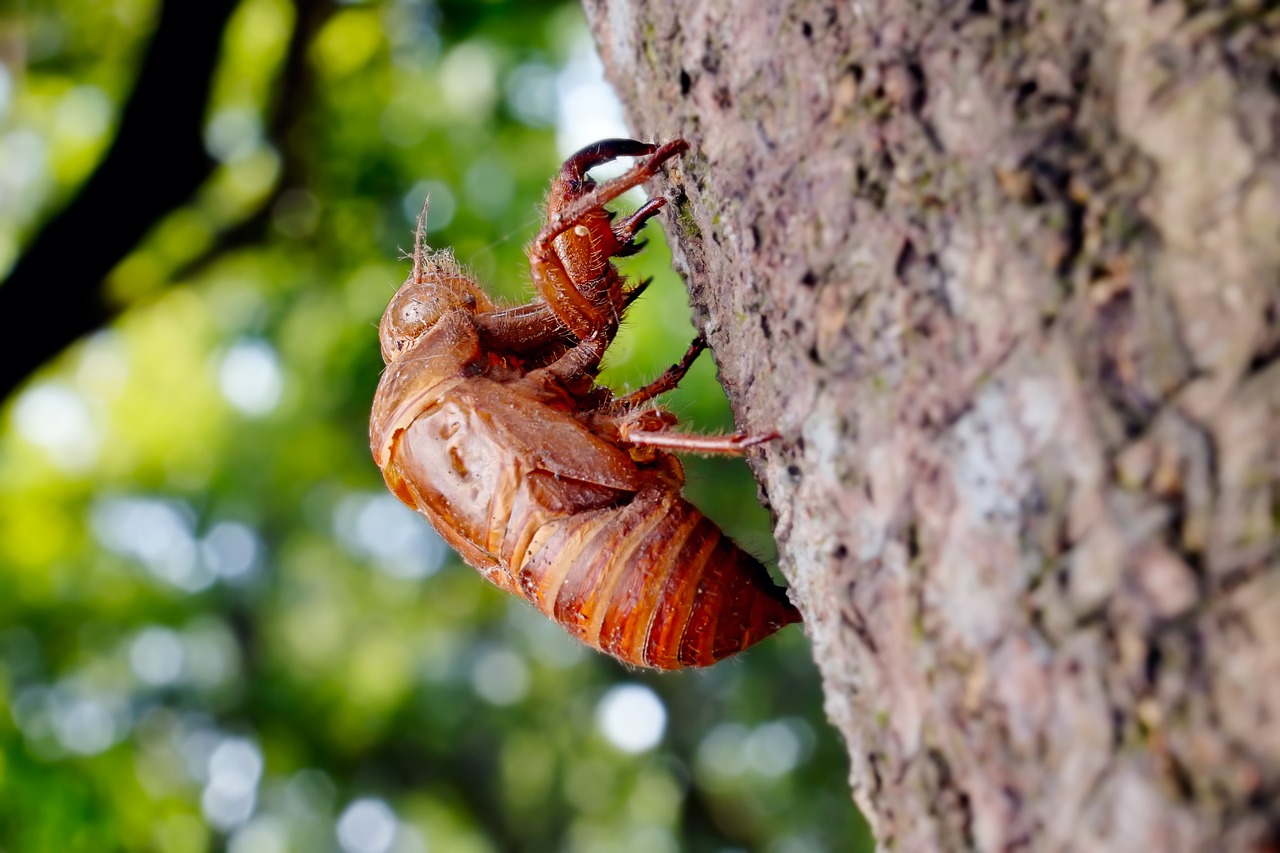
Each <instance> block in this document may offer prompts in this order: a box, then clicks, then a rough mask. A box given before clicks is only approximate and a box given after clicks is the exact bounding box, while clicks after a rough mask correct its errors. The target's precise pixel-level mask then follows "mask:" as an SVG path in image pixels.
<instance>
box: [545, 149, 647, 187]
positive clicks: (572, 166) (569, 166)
mask: <svg viewBox="0 0 1280 853" xmlns="http://www.w3.org/2000/svg"><path fill="white" fill-rule="evenodd" d="M657 150H658V146H656V145H654V144H652V143H649V142H639V141H637V140H635V139H602V140H600V141H599V142H595V143H592V144H591V145H588V146H587V147H586V148H583V149H581V150H579V151H578V152H577V153H575V154H572V155H570V156H569V159H568V160H565V161H564V165H563V166H562V167H560V177H561V179H564V180H570V181H573V180H577V181H581V180H583V179H584V178H585V177H586V175H587V172H588V171H590V170H591V169H594V168H595V167H596V166H600V165H603V164H604V163H608V162H609V161H611V160H617V159H618V158H619V157H643V156H644V155H645V154H652V153H653V152H654V151H657Z"/></svg>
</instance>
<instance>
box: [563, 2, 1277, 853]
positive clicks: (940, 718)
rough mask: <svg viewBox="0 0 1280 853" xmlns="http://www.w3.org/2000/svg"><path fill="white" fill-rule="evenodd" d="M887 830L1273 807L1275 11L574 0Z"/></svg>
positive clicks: (862, 789)
mask: <svg viewBox="0 0 1280 853" xmlns="http://www.w3.org/2000/svg"><path fill="white" fill-rule="evenodd" d="M586 8H587V12H588V15H589V18H590V20H591V24H592V27H593V29H594V31H595V34H596V39H597V44H598V46H599V49H600V52H601V54H602V57H603V59H604V63H605V67H606V69H607V72H608V75H609V77H610V79H611V81H612V82H613V84H614V85H615V86H616V88H617V90H618V92H619V94H620V95H621V97H622V99H623V101H624V103H625V104H626V105H627V108H628V110H629V113H630V118H631V123H632V127H633V129H634V130H635V131H636V132H637V133H638V134H639V135H640V136H641V137H642V138H647V139H649V138H656V139H667V138H670V137H672V136H675V135H681V136H684V137H685V138H686V139H688V140H689V141H690V142H691V143H692V145H693V151H692V152H691V153H690V154H689V155H688V156H686V157H685V158H684V160H683V162H682V163H681V164H680V165H678V166H677V167H675V169H674V174H673V181H674V183H675V186H676V187H678V189H677V190H676V192H677V195H678V198H677V199H676V201H678V204H675V205H672V209H671V210H670V211H669V212H670V218H669V220H668V233H669V234H670V235H671V236H672V242H673V243H674V251H675V254H676V258H677V265H678V266H679V267H680V268H681V270H682V272H684V273H685V274H686V276H687V278H688V281H689V287H690V292H691V294H692V300H693V302H694V305H695V311H696V312H697V314H698V317H699V318H700V324H701V325H702V326H703V328H705V329H706V330H707V332H708V337H709V339H710V342H711V344H712V347H713V350H714V352H715V355H716V360H717V362H718V364H719V366H720V374H721V378H722V381H723V382H724V384H725V386H726V388H727V389H728V391H729V395H730V399H731V400H732V402H733V404H734V406H735V411H736V413H737V416H738V423H739V426H740V427H742V428H745V429H750V430H756V431H760V430H767V429H772V428H776V429H779V430H780V431H782V432H783V433H784V434H785V436H786V438H785V440H784V441H782V442H779V443H776V444H775V445H773V446H771V447H770V448H769V449H768V450H767V451H766V452H765V453H764V454H762V456H761V457H760V459H759V460H758V463H757V464H756V473H757V474H758V476H759V479H760V481H761V485H762V489H763V491H764V494H765V496H766V499H767V501H768V503H769V504H770V506H771V507H772V509H773V512H774V514H775V519H776V525H775V534H776V538H777V541H778V546H779V552H780V555H781V563H782V569H783V571H784V573H785V574H786V576H787V577H788V578H789V579H790V581H791V584H792V586H793V592H794V595H795V597H796V599H797V603H798V604H799V606H800V608H801V609H802V611H803V612H804V615H805V619H806V623H807V624H806V630H807V632H808V634H809V636H810V637H811V639H812V641H813V649H814V655H815V657H816V659H817V661H818V663H819V665H820V667H821V669H822V672H823V677H824V681H825V690H826V696H827V711H828V714H829V716H830V718H831V720H832V722H833V723H834V724H835V725H836V726H838V727H839V728H840V730H841V731H842V732H843V733H844V736H845V738H846V740H847V743H848V746H849V752H850V759H851V774H850V778H851V782H852V786H853V791H854V798H855V800H856V801H857V803H858V805H859V806H860V807H861V808H862V809H863V811H864V812H865V813H866V815H867V817H868V819H869V820H870V821H871V823H872V825H873V828H874V830H875V832H876V834H877V836H878V837H879V839H880V840H881V842H883V843H884V844H885V845H887V846H890V847H893V848H894V849H902V850H933V849H946V850H955V849H969V848H976V849H982V850H1003V849H1009V848H1015V847H1023V848H1025V849H1031V850H1056V849H1099V848H1101V849H1113V850H1144V849H1146V850H1162V851H1164V850H1206V849H1214V850H1222V849H1231V850H1248V849H1259V848H1267V847H1274V846H1277V845H1280V316H1278V315H1280V159H1278V158H1277V149H1278V148H1280V59H1278V57H1280V10H1277V7H1276V4H1275V3H1261V2H1234V3H1233V2H1225V0H1224V2H1193V0H1181V2H1179V0H1163V2H1158V1H1157V0H1089V2H1083V3H1078V2H1070V0H1026V2H1012V0H1006V2H999V0H973V2H966V3H956V2H942V1H941V0H917V2H914V3H909V4H908V3H897V2H892V0H864V1H863V2H839V3H836V2H805V0H792V2H771V3H768V4H765V3H759V2H755V0H736V2H728V0H690V2H649V3H642V2H637V0H608V2H605V0H586Z"/></svg>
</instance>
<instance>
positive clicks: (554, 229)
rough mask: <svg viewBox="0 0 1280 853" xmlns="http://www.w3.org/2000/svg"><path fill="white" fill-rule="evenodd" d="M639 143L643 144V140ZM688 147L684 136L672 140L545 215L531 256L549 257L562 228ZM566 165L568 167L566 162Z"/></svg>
mask: <svg viewBox="0 0 1280 853" xmlns="http://www.w3.org/2000/svg"><path fill="white" fill-rule="evenodd" d="M638 144H640V145H644V143H638ZM595 147H596V146H592V148H595ZM584 150H585V149H584ZM688 150H689V143H687V142H685V141H684V140H683V139H673V140H671V141H670V142H667V143H664V144H663V145H662V146H660V147H659V148H657V149H656V150H654V151H653V155H652V156H651V157H649V158H648V159H647V160H643V161H641V162H639V163H636V164H635V165H634V166H632V167H631V168H630V169H628V170H627V171H625V172H623V173H622V174H621V175H619V176H618V177H616V178H614V179H612V180H609V181H605V182H604V183H603V184H600V185H599V186H596V187H595V188H593V189H592V190H591V191H590V192H588V193H586V194H585V195H582V196H579V197H578V198H576V199H574V200H573V201H571V202H569V203H568V204H566V205H565V206H564V207H562V208H560V210H558V211H556V213H555V214H554V215H552V216H549V217H548V218H547V224H546V225H544V226H543V228H542V230H541V231H539V232H538V236H537V237H535V238H534V240H533V245H532V247H530V250H529V253H530V255H531V256H533V255H535V254H536V255H538V256H540V257H547V256H549V255H550V253H551V252H552V248H551V242H552V241H553V240H555V238H556V237H558V236H560V235H561V234H563V233H564V232H565V231H568V230H569V229H570V228H572V227H573V226H574V225H576V224H577V223H578V222H579V220H581V219H582V218H583V217H585V216H586V215H587V214H589V213H591V212H592V211H593V210H595V209H596V208H599V207H603V206H604V205H606V204H608V203H609V202H611V201H613V200H614V199H615V198H617V197H618V196H620V195H622V194H623V193H624V192H626V191H627V190H629V189H631V188H632V187H638V186H640V184H642V183H644V182H645V181H647V180H648V179H649V178H651V177H653V176H654V175H656V174H658V167H659V166H661V165H662V164H663V163H665V162H666V161H667V160H670V159H671V158H672V157H675V156H676V155H678V154H682V153H684V152H685V151H688ZM582 155H583V152H581V151H580V152H578V154H575V155H574V156H573V157H571V158H569V159H570V161H573V160H574V159H575V158H577V157H580V156H582ZM608 159H612V158H605V160H608ZM605 160H600V161H599V162H601V163H603V162H605ZM565 165H566V166H568V163H566V164H565Z"/></svg>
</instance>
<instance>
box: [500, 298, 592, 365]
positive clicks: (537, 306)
mask: <svg viewBox="0 0 1280 853" xmlns="http://www.w3.org/2000/svg"><path fill="white" fill-rule="evenodd" d="M476 327H477V328H478V329H479V330H480V338H481V340H482V341H483V342H484V344H485V345H487V346H488V347H492V348H497V349H505V350H511V351H514V352H521V353H523V352H531V351H533V350H537V349H541V348H542V347H545V346H548V345H549V344H553V343H556V342H564V343H566V344H571V343H573V340H572V338H570V336H569V335H568V333H566V332H565V328H564V326H563V325H562V324H561V322H560V320H559V319H557V318H556V315H555V313H554V312H553V311H552V310H551V306H550V305H548V304H547V303H545V302H530V303H527V304H525V305H517V306H514V307H512V308H504V309H502V310H501V311H486V312H484V313H482V314H477V315H476Z"/></svg>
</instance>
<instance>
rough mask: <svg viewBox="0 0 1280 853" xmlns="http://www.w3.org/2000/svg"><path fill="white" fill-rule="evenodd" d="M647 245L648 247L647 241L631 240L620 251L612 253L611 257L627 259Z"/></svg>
mask: <svg viewBox="0 0 1280 853" xmlns="http://www.w3.org/2000/svg"><path fill="white" fill-rule="evenodd" d="M647 245H649V241H648V240H632V241H631V242H630V243H627V244H626V245H624V246H623V247H622V248H621V249H619V250H618V251H616V252H614V253H613V256H614V257H615V258H629V257H631V256H632V255H634V254H636V253H637V252H639V251H640V250H641V249H643V248H644V247H645V246H647Z"/></svg>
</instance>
